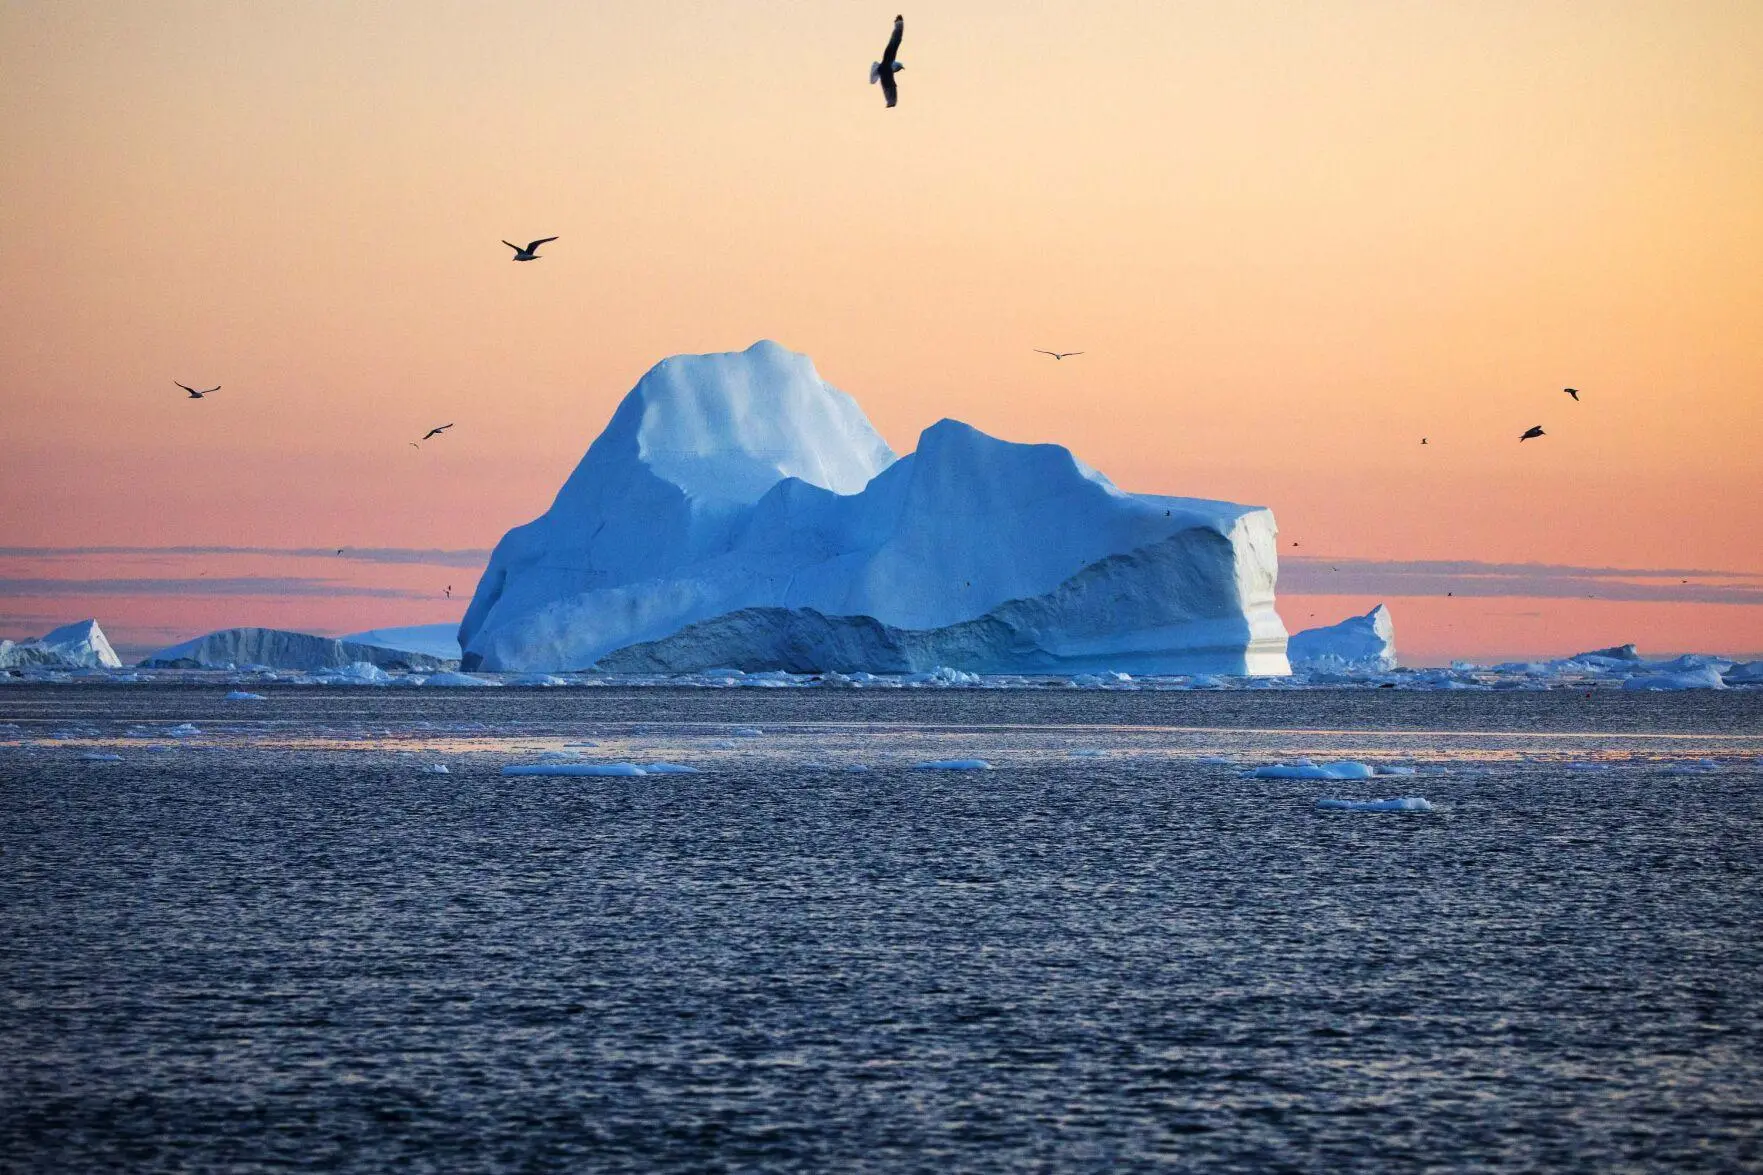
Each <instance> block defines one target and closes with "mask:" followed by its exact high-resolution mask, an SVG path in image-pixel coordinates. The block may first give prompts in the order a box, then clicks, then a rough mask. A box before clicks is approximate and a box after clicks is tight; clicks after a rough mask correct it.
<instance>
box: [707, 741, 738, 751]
mask: <svg viewBox="0 0 1763 1175" xmlns="http://www.w3.org/2000/svg"><path fill="white" fill-rule="evenodd" d="M710 745H711V747H713V748H714V749H716V750H718V751H732V750H734V749H735V748H736V747H738V746H740V745H741V744H740V743H738V742H736V741H734V740H733V739H729V738H719V739H717V740H716V741H715V742H713V743H711V744H710Z"/></svg>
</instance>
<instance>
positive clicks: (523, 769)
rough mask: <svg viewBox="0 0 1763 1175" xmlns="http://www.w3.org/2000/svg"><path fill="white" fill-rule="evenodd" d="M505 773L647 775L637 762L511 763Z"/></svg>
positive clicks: (503, 770) (504, 770)
mask: <svg viewBox="0 0 1763 1175" xmlns="http://www.w3.org/2000/svg"><path fill="white" fill-rule="evenodd" d="M502 774H504V775H647V774H649V773H648V772H647V771H645V770H644V769H643V768H641V767H638V766H637V765H636V764H635V763H510V764H509V765H508V766H506V767H504V768H502Z"/></svg>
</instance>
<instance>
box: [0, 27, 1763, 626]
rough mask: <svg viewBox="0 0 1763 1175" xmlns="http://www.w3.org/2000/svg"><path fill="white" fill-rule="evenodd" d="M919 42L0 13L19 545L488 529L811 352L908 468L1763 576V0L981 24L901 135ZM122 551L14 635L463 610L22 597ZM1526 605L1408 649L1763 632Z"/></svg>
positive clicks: (936, 53)
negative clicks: (942, 433) (1045, 473)
mask: <svg viewBox="0 0 1763 1175" xmlns="http://www.w3.org/2000/svg"><path fill="white" fill-rule="evenodd" d="M893 11H894V10H893V9H891V8H890V9H885V10H884V9H880V8H877V9H874V10H873V11H871V10H868V9H865V8H863V7H862V6H856V5H849V4H839V5H802V4H798V3H785V2H783V0H740V2H738V3H737V2H735V0H728V2H726V3H693V4H685V3H675V4H669V3H665V2H657V3H649V4H642V5H630V4H619V5H610V4H589V3H582V2H580V0H576V2H572V3H559V4H531V5H521V4H506V3H504V4H496V5H490V4H464V3H437V2H432V0H406V2H386V3H377V4H376V3H357V2H348V3H345V2H342V0H338V2H335V3H318V2H309V3H292V2H290V3H279V4H268V3H266V4H261V5H256V4H253V5H242V4H237V3H139V4H117V3H114V2H111V0H106V2H104V3H77V2H68V0H55V2H53V3H50V2H41V3H39V2H32V0H12V2H11V3H8V4H6V5H4V6H3V7H0V60H4V61H5V63H6V65H5V68H4V70H0V218H3V219H4V228H5V233H4V237H3V238H0V239H3V240H4V245H3V246H0V306H3V307H4V310H3V316H0V322H4V330H3V331H0V396H3V397H4V401H3V411H0V442H3V446H4V447H3V449H0V452H4V453H5V454H6V456H5V458H4V466H5V470H6V476H5V477H4V478H3V479H0V546H11V547H33V546H61V545H93V544H99V545H132V546H147V547H157V546H170V545H190V544H195V545H238V546H250V547H314V548H316V547H331V546H397V547H446V548H482V547H488V546H490V545H491V544H493V542H494V541H495V539H496V538H497V537H499V536H500V534H501V533H502V532H503V531H504V530H506V529H507V528H508V527H509V526H511V525H514V524H516V523H519V522H523V521H526V520H527V519H529V518H531V517H532V516H533V515H535V514H536V513H538V512H539V511H541V510H542V509H543V508H544V507H545V506H546V505H547V504H548V503H549V501H550V498H551V495H552V494H553V493H554V492H555V490H556V488H557V486H558V485H559V484H560V483H561V482H562V479H563V477H564V476H565V475H566V474H567V472H568V470H569V468H570V467H571V466H572V465H573V464H574V462H575V461H576V460H577V459H579V457H580V455H581V453H582V451H583V450H584V449H585V448H586V446H587V444H588V442H589V441H590V440H592V438H593V436H594V435H595V434H596V433H597V432H598V430H599V429H600V427H601V426H602V425H603V424H604V423H605V420H606V419H607V417H608V415H609V414H610V412H611V409H612V407H613V405H614V404H615V403H616V402H617V400H618V398H619V397H620V396H622V395H623V394H624V392H625V391H627V390H628V389H629V387H630V385H631V384H632V383H633V382H634V381H635V380H636V378H637V377H638V376H640V375H641V374H642V372H643V371H644V370H645V369H646V368H647V367H648V366H649V365H650V364H651V363H652V362H654V361H655V360H656V359H658V358H660V357H662V356H664V355H667V354H670V353H674V352H679V351H702V350H723V349H730V348H739V347H744V346H746V345H747V344H749V343H751V342H752V341H753V340H755V339H757V338H760V337H770V338H775V339H777V340H779V341H780V342H783V343H784V344H786V345H788V346H791V347H794V348H796V349H798V350H803V351H807V352H808V353H810V354H812V355H813V356H814V357H815V359H816V362H817V363H818V364H819V366H820V369H821V371H822V373H823V374H825V375H826V376H827V378H828V379H830V380H831V381H832V382H834V383H835V384H837V385H838V386H840V387H842V388H844V389H845V390H846V391H849V392H850V393H852V394H853V395H855V396H856V397H857V398H858V400H859V401H860V402H861V403H862V404H863V406H864V407H865V409H866V410H867V411H868V412H869V414H870V416H871V418H872V419H873V420H874V421H875V422H876V424H877V426H878V427H879V428H881V430H882V431H883V433H884V434H886V436H887V437H888V439H889V440H890V441H891V442H892V443H893V444H894V445H895V447H896V448H898V449H901V450H902V451H904V450H907V449H910V448H911V447H912V445H913V441H914V438H915V437H916V434H917V432H918V430H919V429H921V428H923V427H924V426H926V425H928V424H930V423H931V422H932V421H934V420H936V419H937V418H939V417H941V416H955V417H959V418H961V419H964V420H967V421H969V422H971V423H973V424H975V425H977V426H979V427H981V428H984V429H986V430H988V431H991V432H994V433H997V434H999V435H1001V436H1005V437H1008V438H1011V439H1016V440H1058V441H1060V442H1062V443H1066V444H1068V445H1070V446H1071V447H1073V448H1074V449H1075V450H1076V451H1077V452H1078V453H1079V454H1080V455H1081V456H1082V457H1084V459H1086V460H1087V461H1089V462H1091V463H1092V464H1095V465H1097V466H1099V467H1100V468H1102V469H1103V470H1104V471H1106V472H1107V473H1108V474H1109V475H1110V476H1111V477H1113V478H1114V479H1115V480H1116V481H1117V482H1119V483H1120V484H1121V485H1123V486H1125V487H1127V488H1129V489H1140V490H1153V491H1160V492H1171V493H1187V494H1195V495H1203V496H1213V497H1223V498H1231V499H1235V500H1239V501H1248V502H1256V503H1261V504H1265V505H1269V506H1271V507H1273V508H1274V510H1275V511H1276V513H1277V514H1278V517H1279V520H1280V524H1281V528H1282V531H1283V532H1284V534H1285V536H1286V541H1287V542H1288V543H1289V542H1290V541H1301V543H1302V547H1301V548H1300V550H1301V551H1302V552H1303V553H1305V554H1312V555H1315V556H1319V557H1330V556H1339V557H1342V558H1346V557H1352V558H1359V559H1374V560H1393V561H1402V560H1433V559H1452V560H1484V561H1496V562H1528V563H1546V564H1573V565H1582V566H1592V567H1603V566H1615V567H1622V568H1649V567H1681V568H1699V569H1710V570H1725V571H1732V572H1741V573H1747V574H1751V575H1758V574H1763V543H1760V542H1759V541H1758V539H1757V537H1756V536H1757V531H1758V527H1757V524H1756V522H1755V520H1754V514H1755V511H1756V507H1757V503H1758V502H1759V501H1763V443H1760V442H1763V327H1760V325H1759V324H1763V150H1760V149H1759V144H1763V66H1759V65H1758V62H1760V61H1763V4H1758V3H1756V2H1755V0H1740V2H1734V3H1714V2H1708V3H1702V2H1692V3H1684V2H1682V0H1672V2H1662V3H1624V2H1620V0H1612V2H1608V3H1601V4H1585V3H1531V2H1525V3H1520V2H1511V3H1503V2H1493V0H1488V2H1478V3H1461V4H1419V3H1413V2H1406V3H1394V2H1390V3H1382V2H1365V3H1358V2H1356V3H1345V2H1342V3H1313V4H1304V5H1289V4H1271V3H1268V4H1248V3H1242V4H1232V3H1210V2H1209V3H1192V4H1188V3H1171V2H1170V0H1156V2H1152V0H1145V2H1142V3H1140V2H1126V0H1120V2H1113V3H1107V2H1101V3H1060V2H1048V3H1039V4H1032V5H1025V4H1021V3H1006V2H1004V0H995V2H994V0H974V2H972V3H957V4H941V5H938V6H936V7H935V8H932V9H926V10H924V11H907V12H906V17H907V36H906V42H905V46H904V48H903V49H902V52H901V59H902V60H903V61H904V62H906V64H907V69H906V71H905V73H903V74H902V75H901V93H902V98H901V104H900V106H899V107H898V108H897V109H895V110H891V111H889V110H883V109H882V107H881V98H880V95H879V93H878V92H877V90H876V88H874V87H871V86H868V85H866V84H865V77H866V73H867V69H868V66H869V63H870V61H871V60H873V59H874V58H875V57H876V56H878V55H879V51H880V48H881V45H882V43H883V41H884V40H885V39H886V36H887V32H888V22H889V18H891V17H892V15H893ZM552 233H556V234H559V235H560V236H561V240H559V241H558V242H556V243H555V244H553V245H551V246H547V248H546V256H545V258H544V260H542V261H540V262H538V263H535V264H530V265H514V264H511V263H510V262H509V260H508V251H507V250H506V249H505V248H503V246H502V245H500V244H499V243H498V239H499V238H501V237H508V238H509V239H511V240H512V239H516V238H518V239H520V240H526V239H528V238H531V237H536V236H542V235H549V234H552ZM1034 347H1050V348H1058V349H1081V350H1084V351H1086V352H1087V354H1086V355H1084V356H1083V357H1081V358H1079V359H1074V360H1070V361H1067V362H1065V363H1062V364H1054V363H1053V362H1052V361H1051V360H1047V359H1044V358H1042V357H1040V356H1037V355H1034V354H1033V353H1032V351H1031V348H1034ZM174 379H177V380H183V381H184V382H187V383H197V382H200V383H201V385H202V386H208V385H212V384H215V383H219V384H222V385H223V390H222V391H221V392H220V393H217V394H216V395H215V396H214V397H213V398H211V399H210V400H207V401H204V402H202V403H195V402H191V401H187V400H185V399H182V398H181V397H182V393H181V392H179V391H178V390H177V389H176V388H174V387H172V386H171V381H172V380H174ZM1565 384H1573V385H1574V386H1576V387H1578V388H1580V389H1582V391H1583V393H1584V400H1583V402H1581V403H1580V404H1577V405H1575V404H1573V403H1572V402H1570V401H1568V400H1567V399H1566V397H1564V396H1563V395H1562V394H1561V392H1560V390H1559V389H1560V388H1561V387H1562V386H1563V385H1565ZM449 420H451V421H457V422H458V427H457V428H456V429H455V431H454V432H453V433H452V434H450V435H449V436H448V437H447V438H445V441H444V443H442V442H437V443H434V444H431V445H430V446H428V447H426V448H424V449H423V450H421V451H418V450H415V449H411V448H409V447H408V445H407V444H406V441H408V440H410V439H413V438H414V437H416V436H419V435H421V433H422V432H423V431H424V430H426V429H427V428H428V427H430V426H431V425H434V424H439V423H444V422H446V421H449ZM1532 424H1542V425H1543V426H1544V427H1545V428H1546V429H1547V430H1548V433H1549V435H1548V437H1546V438H1545V439H1543V440H1541V441H1536V442H1528V443H1526V444H1524V445H1523V446H1522V447H1520V446H1519V445H1518V444H1517V443H1516V438H1517V435H1518V433H1519V432H1520V431H1522V430H1523V429H1524V428H1526V427H1528V426H1530V425H1532ZM1421 435H1426V436H1427V437H1428V438H1429V444H1428V445H1427V446H1426V447H1425V448H1422V447H1421V446H1419V444H1418V440H1419V437H1420V436H1421ZM1288 549H1289V548H1288ZM64 562H65V561H64ZM280 566H281V569H279V570H277V571H275V572H274V573H273V574H274V575H288V574H295V572H294V571H292V570H291V565H290V564H288V563H287V562H286V561H285V560H284V562H283V564H282V565H280ZM166 567H167V571H166V574H171V575H176V576H191V577H194V576H198V575H200V574H201V573H202V572H203V571H208V572H209V573H210V574H212V575H222V576H228V575H234V574H242V573H240V572H238V571H237V570H236V568H234V567H233V566H232V564H231V563H228V562H227V561H225V560H221V559H205V558H204V557H199V556H191V557H183V558H181V559H179V560H176V561H174V563H168V564H167V565H166ZM382 570H383V569H382ZM258 573H260V569H259V570H254V571H252V572H251V574H258ZM261 573H262V574H265V575H269V574H270V573H268V572H261ZM124 574H125V573H124V572H121V571H117V570H116V569H115V568H113V567H108V566H106V565H104V563H103V562H102V561H97V560H91V559H86V560H80V561H78V567H77V571H70V570H69V569H68V566H63V567H61V569H60V570H58V571H45V570H44V569H43V568H42V567H40V566H37V565H36V564H34V563H30V561H29V560H25V561H21V559H20V557H14V556H0V592H4V593H5V594H0V632H3V633H4V634H5V635H10V636H16V635H21V634H24V633H28V632H30V631H32V630H34V629H40V628H41V627H43V625H42V624H40V623H39V621H40V620H45V619H48V618H51V617H63V618H73V617H75V616H84V615H97V616H98V617H99V618H100V619H101V620H102V621H104V622H105V623H106V625H107V627H111V628H115V629H119V630H128V629H131V628H133V629H135V630H138V632H139V634H140V635H139V638H138V639H139V641H141V642H142V643H152V641H153V640H154V639H157V637H153V638H151V639H150V638H149V636H148V635H147V634H148V632H149V630H151V631H152V632H153V633H159V632H180V631H181V632H186V633H195V632H200V631H203V630H206V629H209V628H213V627H218V626H219V625H221V624H226V623H241V622H245V621H247V620H254V621H256V622H259V623H272V624H290V625H296V626H305V627H309V628H325V629H329V630H332V631H335V630H342V629H348V628H355V627H367V626H369V625H377V624H386V623H394V622H400V621H409V622H416V621H435V620H441V619H446V618H450V617H451V616H454V615H456V614H457V610H456V608H455V607H454V606H453V605H451V604H449V603H446V602H445V601H439V602H437V601H430V600H428V599H426V598H424V599H406V598H403V597H390V596H337V597H336V598H334V599H333V598H327V597H325V596H323V595H322V594H320V595H307V596H300V597H297V598H296V597H277V596H274V595H262V596H241V597H236V598H228V597H223V596H220V595H214V594H206V595H192V596H188V597H182V596H176V595H167V594H165V593H160V594H158V595H153V594H152V593H148V594H145V595H143V594H138V593H136V594H130V593H127V592H125V593H122V594H102V593H100V592H99V591H97V590H93V591H90V592H83V591H81V590H79V589H77V588H70V587H68V585H67V584H66V583H65V582H61V583H60V586H58V587H56V588H55V589H54V590H53V592H49V593H48V594H33V593H36V592H37V589H36V588H33V587H31V586H29V584H24V583H23V581H26V580H31V581H33V582H34V581H35V580H37V579H44V578H57V577H59V580H58V582H59V581H61V580H65V579H66V578H68V577H69V576H75V577H91V578H107V577H108V578H117V577H121V576H123V575H124ZM126 574H127V575H128V576H134V575H135V572H133V571H130V572H127V573H126ZM300 574H303V575H308V577H311V576H312V575H315V574H317V573H314V572H311V569H310V568H308V569H306V570H305V571H302V572H300ZM325 574H327V575H328V574H332V572H330V571H326V572H325ZM376 574H377V573H376ZM397 574H398V575H401V576H407V577H410V582H409V583H408V584H407V585H406V586H407V587H408V589H409V590H410V591H412V592H422V591H427V590H429V589H430V588H431V587H433V588H434V589H435V590H437V591H438V588H439V586H440V585H439V584H433V585H431V584H430V583H429V581H430V580H433V579H435V578H436V577H437V576H439V577H441V578H442V579H443V580H445V579H452V580H453V581H454V584H455V591H456V593H463V594H469V591H470V586H471V584H472V582H473V579H474V577H473V576H472V574H471V573H470V572H469V571H461V570H451V569H438V568H429V569H426V570H423V571H422V572H421V573H420V576H419V575H418V573H417V572H415V571H412V570H410V568H409V567H407V566H405V567H401V569H400V570H399V571H398V573H397ZM335 575H336V578H337V582H340V583H348V584H355V585H357V586H368V587H371V586H373V585H374V584H376V583H378V581H377V580H375V579H373V577H372V576H371V575H369V574H368V568H367V566H366V565H356V564H353V563H352V564H350V565H349V566H348V567H347V568H345V569H344V570H343V571H338V572H335ZM460 581H463V582H460ZM400 582H403V581H400ZM1306 582H1308V581H1306ZM7 584H11V585H12V586H11V587H6V586H5V585H7ZM21 584H22V586H21ZM381 586H384V585H381ZM44 590H45V591H48V589H44ZM1306 591H1308V592H1310V595H1305V594H1302V593H1297V592H1293V591H1291V590H1289V589H1288V591H1286V592H1282V595H1281V601H1282V611H1283V612H1284V613H1285V614H1286V617H1287V620H1288V623H1289V624H1290V625H1291V626H1292V627H1294V628H1297V627H1303V626H1304V625H1305V624H1307V623H1311V621H1309V620H1308V619H1307V617H1306V616H1305V615H1303V614H1302V613H1307V612H1309V611H1310V610H1312V604H1313V603H1321V604H1322V605H1323V606H1324V610H1325V612H1332V613H1333V614H1325V615H1324V616H1322V617H1320V618H1319V619H1335V618H1337V616H1338V614H1339V613H1340V612H1341V611H1344V610H1345V609H1346V608H1347V607H1348V606H1352V607H1355V608H1357V607H1359V604H1360V601H1361V600H1364V601H1365V605H1366V606H1369V603H1370V602H1371V601H1372V599H1373V598H1374V597H1363V596H1360V595H1358V594H1356V593H1346V594H1339V595H1328V596H1323V595H1321V594H1319V589H1316V588H1314V587H1311V588H1306ZM1388 594H1391V595H1392V596H1393V595H1394V592H1393V591H1392V592H1391V593H1388ZM1483 602H1484V603H1488V604H1490V605H1492V604H1499V605H1500V606H1499V607H1498V608H1494V607H1491V606H1490V607H1489V608H1487V609H1483V610H1482V612H1484V613H1485V614H1476V615H1470V616H1457V617H1456V618H1453V616H1452V614H1450V613H1441V612H1440V611H1439V608H1438V607H1436V606H1435V605H1437V604H1438V601H1436V600H1430V599H1428V598H1424V597H1422V598H1418V599H1415V600H1409V599H1396V600H1394V601H1393V603H1394V605H1395V607H1396V618H1397V626H1398V637H1399V645H1400V646H1401V648H1402V650H1403V652H1404V653H1405V654H1407V655H1409V656H1411V657H1415V658H1416V659H1421V658H1425V659H1434V660H1436V659H1439V658H1441V657H1445V656H1449V655H1478V654H1482V653H1487V652H1496V651H1497V652H1501V653H1508V652H1520V651H1535V652H1538V653H1543V652H1567V651H1572V649H1573V648H1576V647H1582V646H1583V644H1585V643H1587V642H1592V643H1602V642H1605V641H1614V640H1627V639H1634V640H1639V641H1641V642H1642V644H1643V646H1646V647H1653V648H1664V647H1671V648H1704V649H1720V650H1726V651H1735V652H1737V651H1757V650H1763V607H1759V606H1757V605H1750V604H1742V603H1739V604H1734V603H1706V602H1702V603H1695V604H1677V603H1671V602H1668V601H1666V600H1663V599H1661V600H1658V601H1653V602H1639V603H1634V602H1631V603H1625V604H1623V605H1621V606H1620V607H1618V606H1617V605H1616V604H1613V603H1609V602H1606V601H1599V600H1575V599H1568V598H1549V599H1542V600H1529V601H1512V602H1511V607H1506V604H1507V603H1508V601H1483ZM1458 611H1459V612H1463V611H1467V609H1458ZM1532 611H1540V612H1541V616H1540V617H1530V616H1522V615H1517V613H1523V612H1532ZM1505 613H1513V614H1512V615H1507V614H1505ZM124 639H125V640H126V639H128V638H126V637H125V638H124Z"/></svg>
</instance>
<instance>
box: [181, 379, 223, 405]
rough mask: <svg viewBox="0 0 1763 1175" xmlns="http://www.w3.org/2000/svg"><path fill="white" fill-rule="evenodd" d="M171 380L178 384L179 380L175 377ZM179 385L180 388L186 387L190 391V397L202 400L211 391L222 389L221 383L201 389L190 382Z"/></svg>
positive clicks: (185, 389)
mask: <svg viewBox="0 0 1763 1175" xmlns="http://www.w3.org/2000/svg"><path fill="white" fill-rule="evenodd" d="M171 382H172V383H174V384H178V381H177V380H175V379H174V380H172V381H171ZM178 387H180V388H182V389H184V391H186V392H188V393H190V399H192V400H200V399H201V398H202V397H203V396H206V395H207V394H208V393H209V392H218V391H220V385H219V384H215V385H214V386H213V387H211V388H203V389H202V390H201V391H197V390H196V389H195V388H193V387H191V386H190V385H189V384H178Z"/></svg>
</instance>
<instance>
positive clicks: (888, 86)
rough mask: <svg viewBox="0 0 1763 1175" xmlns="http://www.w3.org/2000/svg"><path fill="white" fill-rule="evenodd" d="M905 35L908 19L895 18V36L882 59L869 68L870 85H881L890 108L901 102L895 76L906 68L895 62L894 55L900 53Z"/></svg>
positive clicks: (889, 42) (890, 40) (889, 39)
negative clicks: (878, 83)
mask: <svg viewBox="0 0 1763 1175" xmlns="http://www.w3.org/2000/svg"><path fill="white" fill-rule="evenodd" d="M905 35H906V18H905V17H903V16H896V17H894V35H893V36H891V37H889V38H888V47H887V48H886V49H883V50H882V59H881V60H880V61H877V62H875V63H873V64H872V65H871V66H870V67H869V84H870V85H872V86H873V85H875V83H877V82H880V83H881V88H882V96H883V97H884V98H886V99H887V100H888V105H889V106H893V105H894V103H896V102H898V101H899V100H900V90H899V87H898V86H897V85H896V84H895V82H894V75H895V74H897V73H899V72H900V71H901V70H903V69H905V68H906V67H905V65H903V64H901V63H900V62H898V61H896V60H894V55H895V54H897V53H899V52H900V38H901V37H903V36H905Z"/></svg>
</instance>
